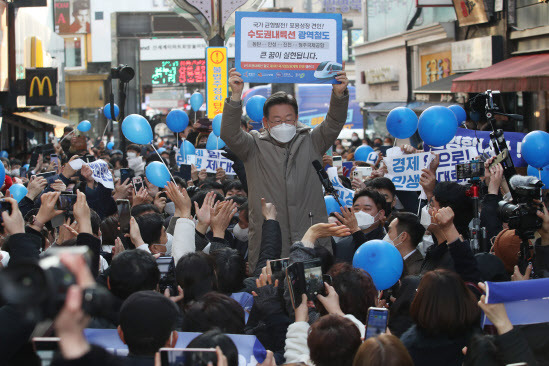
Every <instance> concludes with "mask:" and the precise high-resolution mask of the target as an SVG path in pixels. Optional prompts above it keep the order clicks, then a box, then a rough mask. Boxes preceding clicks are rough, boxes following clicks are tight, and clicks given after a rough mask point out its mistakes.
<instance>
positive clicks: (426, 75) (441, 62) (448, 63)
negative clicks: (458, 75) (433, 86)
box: [420, 51, 454, 86]
mask: <svg viewBox="0 0 549 366" xmlns="http://www.w3.org/2000/svg"><path fill="white" fill-rule="evenodd" d="M420 70H421V85H422V86H423V85H427V84H429V83H433V82H435V81H437V80H440V79H444V78H445V77H447V76H450V75H453V74H454V70H452V52H451V51H444V52H437V53H432V54H429V55H423V56H421V64H420Z"/></svg>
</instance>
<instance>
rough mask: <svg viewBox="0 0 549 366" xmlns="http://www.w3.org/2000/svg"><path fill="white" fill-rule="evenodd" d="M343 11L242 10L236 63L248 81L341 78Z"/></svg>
mask: <svg viewBox="0 0 549 366" xmlns="http://www.w3.org/2000/svg"><path fill="white" fill-rule="evenodd" d="M341 19H342V18H341V14H303V13H260V12H236V30H235V35H236V53H235V67H236V69H237V71H238V72H240V73H241V74H242V78H243V79H244V82H252V83H315V84H324V83H326V84H335V83H337V82H336V81H335V79H334V77H335V75H337V73H338V72H339V71H341V70H342V60H343V59H342V43H341V33H342V21H341Z"/></svg>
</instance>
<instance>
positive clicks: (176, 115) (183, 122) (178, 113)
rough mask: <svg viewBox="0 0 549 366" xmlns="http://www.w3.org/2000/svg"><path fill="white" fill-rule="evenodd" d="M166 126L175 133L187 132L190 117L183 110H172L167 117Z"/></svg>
mask: <svg viewBox="0 0 549 366" xmlns="http://www.w3.org/2000/svg"><path fill="white" fill-rule="evenodd" d="M166 124H167V125H168V128H169V129H170V130H172V131H173V132H175V133H178V132H182V131H185V129H186V128H187V126H188V125H189V116H188V115H187V113H185V112H184V111H182V110H181V109H172V110H171V111H170V113H168V116H167V117H166Z"/></svg>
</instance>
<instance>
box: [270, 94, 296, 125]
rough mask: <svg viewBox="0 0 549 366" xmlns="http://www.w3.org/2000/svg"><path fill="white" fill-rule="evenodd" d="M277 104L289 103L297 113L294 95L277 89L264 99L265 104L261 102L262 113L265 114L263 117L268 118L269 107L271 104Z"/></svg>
mask: <svg viewBox="0 0 549 366" xmlns="http://www.w3.org/2000/svg"><path fill="white" fill-rule="evenodd" d="M279 104H288V105H290V106H291V107H292V108H293V109H294V112H295V114H296V115H298V107H297V101H296V100H295V98H294V96H293V95H290V94H287V93H285V92H283V91H279V92H276V93H274V94H271V96H270V97H269V98H267V100H266V101H265V104H263V115H264V116H265V118H269V109H270V108H271V107H272V106H275V105H279Z"/></svg>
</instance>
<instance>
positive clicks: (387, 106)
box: [366, 102, 425, 113]
mask: <svg viewBox="0 0 549 366" xmlns="http://www.w3.org/2000/svg"><path fill="white" fill-rule="evenodd" d="M423 104H425V103H424V102H411V103H406V102H383V103H379V104H376V105H375V106H373V107H370V108H366V110H367V111H368V113H389V112H390V111H392V110H393V109H395V108H398V107H407V108H410V109H413V110H415V109H416V108H418V107H420V106H421V105H423Z"/></svg>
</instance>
